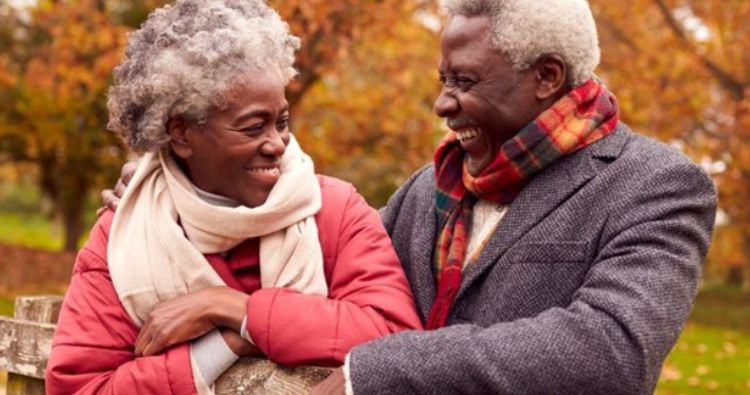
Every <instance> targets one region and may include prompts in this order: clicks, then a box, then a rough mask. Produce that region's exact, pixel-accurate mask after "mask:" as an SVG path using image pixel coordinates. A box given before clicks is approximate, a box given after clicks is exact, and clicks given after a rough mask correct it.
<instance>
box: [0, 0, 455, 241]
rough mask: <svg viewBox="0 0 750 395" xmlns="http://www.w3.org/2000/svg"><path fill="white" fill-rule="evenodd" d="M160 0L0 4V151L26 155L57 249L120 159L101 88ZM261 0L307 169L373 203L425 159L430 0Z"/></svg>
mask: <svg viewBox="0 0 750 395" xmlns="http://www.w3.org/2000/svg"><path fill="white" fill-rule="evenodd" d="M165 3H166V1H164V0H134V1H125V0H100V1H94V0H77V1H66V2H63V1H51V0H48V1H40V2H39V3H37V6H36V7H34V8H33V9H32V10H31V11H29V12H28V15H27V16H28V17H27V18H23V17H20V15H18V12H16V11H17V10H14V9H12V8H9V7H7V6H3V10H4V11H3V12H1V13H0V15H2V16H3V18H4V22H9V23H3V24H0V26H2V27H8V26H11V25H12V27H8V28H0V49H2V54H3V55H2V57H0V84H2V87H3V89H2V90H0V94H1V95H4V97H3V99H7V101H6V102H7V103H11V106H9V107H7V108H4V109H0V136H2V140H1V141H2V143H0V155H2V156H0V160H16V161H27V162H33V163H35V164H36V165H37V167H38V168H39V174H40V177H39V178H40V185H41V186H42V189H43V190H44V191H45V193H46V194H47V196H49V197H50V198H51V199H52V200H53V202H54V206H55V208H56V209H58V210H59V212H60V213H61V216H62V218H63V222H64V225H65V230H66V236H65V248H66V249H74V248H75V245H76V240H77V239H78V236H79V235H80V233H81V230H82V222H81V210H82V209H83V201H84V199H83V196H84V195H85V193H86V192H87V191H89V190H90V189H92V187H93V186H94V185H97V186H98V185H101V181H99V180H100V179H102V178H104V177H103V175H105V174H113V173H116V172H117V169H118V168H119V164H120V163H121V162H122V161H123V159H122V158H123V153H124V151H123V149H122V147H121V146H120V145H119V144H118V142H117V141H116V139H115V138H114V135H113V134H112V133H109V132H106V131H105V125H106V108H105V98H104V93H105V92H106V87H107V85H108V83H109V81H110V75H111V70H112V67H113V66H114V65H115V64H116V63H117V61H118V60H119V57H120V54H121V51H122V47H123V44H124V35H125V32H126V31H127V30H128V29H131V28H135V27H137V26H138V25H140V23H141V22H142V21H143V19H144V18H145V17H146V16H147V15H148V13H149V12H150V11H151V10H153V8H154V7H157V6H161V5H163V4H165ZM271 4H272V5H273V6H274V7H276V8H277V9H278V11H279V12H280V14H281V15H282V17H283V18H284V19H285V20H287V21H288V22H289V24H290V27H291V30H292V31H293V33H294V34H296V35H298V36H300V38H301V39H302V48H301V50H300V51H299V53H298V62H297V64H296V67H297V69H298V70H299V76H298V77H297V78H296V79H295V80H294V81H293V82H292V83H291V85H290V87H289V90H288V99H289V101H290V104H291V107H292V113H293V115H294V116H295V118H298V119H299V120H300V121H299V122H298V123H297V124H296V125H295V129H296V130H297V132H298V135H299V137H300V140H302V141H303V144H305V147H306V149H308V151H310V153H311V154H312V155H313V156H314V157H315V158H316V160H317V161H318V163H319V166H318V170H319V171H323V172H332V173H334V174H337V175H340V176H342V177H344V178H347V179H350V180H352V181H354V182H355V183H356V184H357V185H358V186H359V187H360V189H362V190H363V192H364V193H365V194H366V195H367V196H368V198H369V199H370V200H374V201H375V202H376V203H383V202H384V199H385V197H387V196H388V195H389V194H390V192H391V191H392V190H393V189H394V188H395V186H397V185H398V184H399V183H400V182H401V181H402V180H403V179H404V178H405V177H406V176H407V175H408V174H409V173H410V172H411V171H412V170H414V168H416V167H418V166H419V165H421V164H422V163H424V162H426V161H427V160H429V156H430V154H431V150H432V146H433V143H434V140H435V135H436V131H437V128H436V123H435V122H436V120H435V119H434V117H432V116H431V114H430V108H431V102H432V98H433V97H434V95H435V93H436V91H435V88H436V86H437V84H436V83H435V82H434V81H435V72H434V66H435V62H436V58H435V56H436V55H437V51H436V48H437V45H436V37H437V32H436V31H435V29H434V27H433V29H432V30H431V29H429V28H427V25H425V24H424V23H422V22H420V16H421V17H424V16H425V15H427V16H429V15H431V14H434V13H435V12H436V10H435V3H434V2H433V1H426V0H406V1H397V0H367V1H359V0H341V1H328V0H287V1H271ZM10 22H13V23H12V24H10ZM404 43H408V45H404ZM352 98H353V99H352ZM324 129H325V130H324ZM439 133H440V132H439V131H437V134H439ZM110 182H111V181H110Z"/></svg>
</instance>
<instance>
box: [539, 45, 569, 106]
mask: <svg viewBox="0 0 750 395" xmlns="http://www.w3.org/2000/svg"><path fill="white" fill-rule="evenodd" d="M536 79H537V89H536V98H537V99H538V100H540V101H543V100H547V99H550V98H554V99H555V100H557V97H558V96H559V95H560V94H561V93H562V92H563V91H564V90H565V83H566V81H567V79H568V68H567V66H566V65H565V61H563V59H562V57H560V56H559V55H557V54H552V55H545V56H542V57H541V58H540V59H539V60H538V61H537V62H536Z"/></svg>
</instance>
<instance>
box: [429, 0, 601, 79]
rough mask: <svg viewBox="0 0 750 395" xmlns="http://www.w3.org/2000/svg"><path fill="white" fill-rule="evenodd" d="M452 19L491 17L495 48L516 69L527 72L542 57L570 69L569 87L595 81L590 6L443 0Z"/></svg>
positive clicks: (565, 1) (566, 1) (568, 1)
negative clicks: (551, 57) (555, 59)
mask: <svg viewBox="0 0 750 395" xmlns="http://www.w3.org/2000/svg"><path fill="white" fill-rule="evenodd" d="M442 4H443V7H444V8H445V9H446V10H447V11H448V13H449V14H451V15H465V16H478V15H487V16H489V17H490V19H491V21H492V22H491V27H490V30H491V34H492V42H493V44H494V45H495V47H496V48H497V49H498V50H500V51H501V52H503V53H504V54H505V55H506V56H508V58H509V60H510V63H511V64H512V65H513V68H514V69H515V70H517V71H520V70H525V69H527V68H528V67H529V66H531V65H532V64H533V63H534V62H536V61H537V60H538V59H539V58H540V57H542V56H544V55H550V54H557V55H559V56H561V57H562V58H563V60H564V61H565V63H566V65H567V66H568V80H567V83H568V84H569V85H570V86H571V87H575V86H578V85H580V84H581V83H583V82H585V81H586V80H588V79H589V78H591V77H592V76H593V74H594V69H595V68H596V66H597V65H598V64H599V57H600V53H599V38H598V36H597V33H596V23H595V22H594V17H593V15H591V9H590V8H589V5H588V2H587V1H586V0H442Z"/></svg>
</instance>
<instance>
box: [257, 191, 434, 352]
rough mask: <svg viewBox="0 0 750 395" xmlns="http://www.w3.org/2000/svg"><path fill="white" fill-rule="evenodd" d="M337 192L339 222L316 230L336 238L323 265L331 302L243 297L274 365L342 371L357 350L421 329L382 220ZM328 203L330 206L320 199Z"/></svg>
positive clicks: (278, 291) (265, 294) (289, 294)
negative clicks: (383, 338) (331, 255)
mask: <svg viewBox="0 0 750 395" xmlns="http://www.w3.org/2000/svg"><path fill="white" fill-rule="evenodd" d="M337 188H339V190H340V192H341V193H344V194H345V196H344V198H343V199H341V200H340V202H337V203H336V205H338V203H341V205H340V206H338V207H334V208H333V210H330V208H329V212H335V213H338V216H334V217H335V218H336V221H337V222H338V221H340V224H339V225H337V226H326V227H325V228H319V231H321V232H323V231H325V232H338V235H335V237H333V239H334V240H336V243H335V244H336V246H335V247H334V248H333V249H335V252H334V253H335V258H334V259H333V260H332V261H333V262H332V264H329V263H328V262H327V263H326V266H327V268H326V279H327V280H328V288H329V294H328V297H327V298H325V297H321V296H316V295H303V294H300V293H298V292H296V291H294V290H291V289H284V288H265V289H261V290H258V291H256V292H254V293H253V294H251V295H250V297H249V298H248V302H247V314H248V319H247V330H248V333H249V334H250V337H251V338H252V339H253V340H254V341H255V343H256V344H257V345H258V347H259V348H260V349H261V350H262V351H263V352H264V353H265V354H266V355H267V356H268V357H269V358H270V359H271V360H272V361H274V362H277V363H280V364H283V365H290V366H293V365H300V364H307V365H326V366H336V365H341V364H342V363H343V361H344V357H345V356H346V354H347V353H348V352H349V350H350V349H351V348H352V347H354V346H356V345H358V344H362V343H364V342H367V341H369V340H372V339H375V338H377V337H380V336H384V335H387V334H391V333H395V332H398V331H402V330H405V329H417V328H421V323H420V321H419V318H418V316H417V313H416V308H415V305H414V301H413V299H412V295H411V291H410V289H409V286H408V283H407V281H406V278H405V275H404V273H403V269H402V268H401V265H400V263H399V261H398V258H397V257H396V254H395V252H394V250H393V246H392V244H391V242H390V239H389V238H388V235H387V234H386V232H385V230H384V229H383V226H382V223H381V220H380V216H379V215H378V213H377V211H375V210H374V209H372V208H371V207H369V206H368V205H367V203H366V202H365V201H364V199H363V198H362V197H361V196H360V195H359V194H357V193H356V191H355V190H354V188H353V187H352V186H351V185H349V184H346V186H345V187H340V186H339V187H337ZM325 204H330V202H329V203H326V202H325V199H324V205H325ZM342 213H343V214H342ZM329 237H330V235H329ZM327 253H330V252H326V248H325V246H324V254H327ZM325 258H326V261H330V260H331V259H330V258H329V257H325Z"/></svg>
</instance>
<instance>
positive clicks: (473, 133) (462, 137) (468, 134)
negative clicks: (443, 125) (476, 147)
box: [456, 129, 479, 143]
mask: <svg viewBox="0 0 750 395" xmlns="http://www.w3.org/2000/svg"><path fill="white" fill-rule="evenodd" d="M477 136H479V130H477V129H464V130H462V131H460V132H456V137H458V141H460V142H462V143H463V142H464V141H468V140H471V139H473V138H474V137H477Z"/></svg>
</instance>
